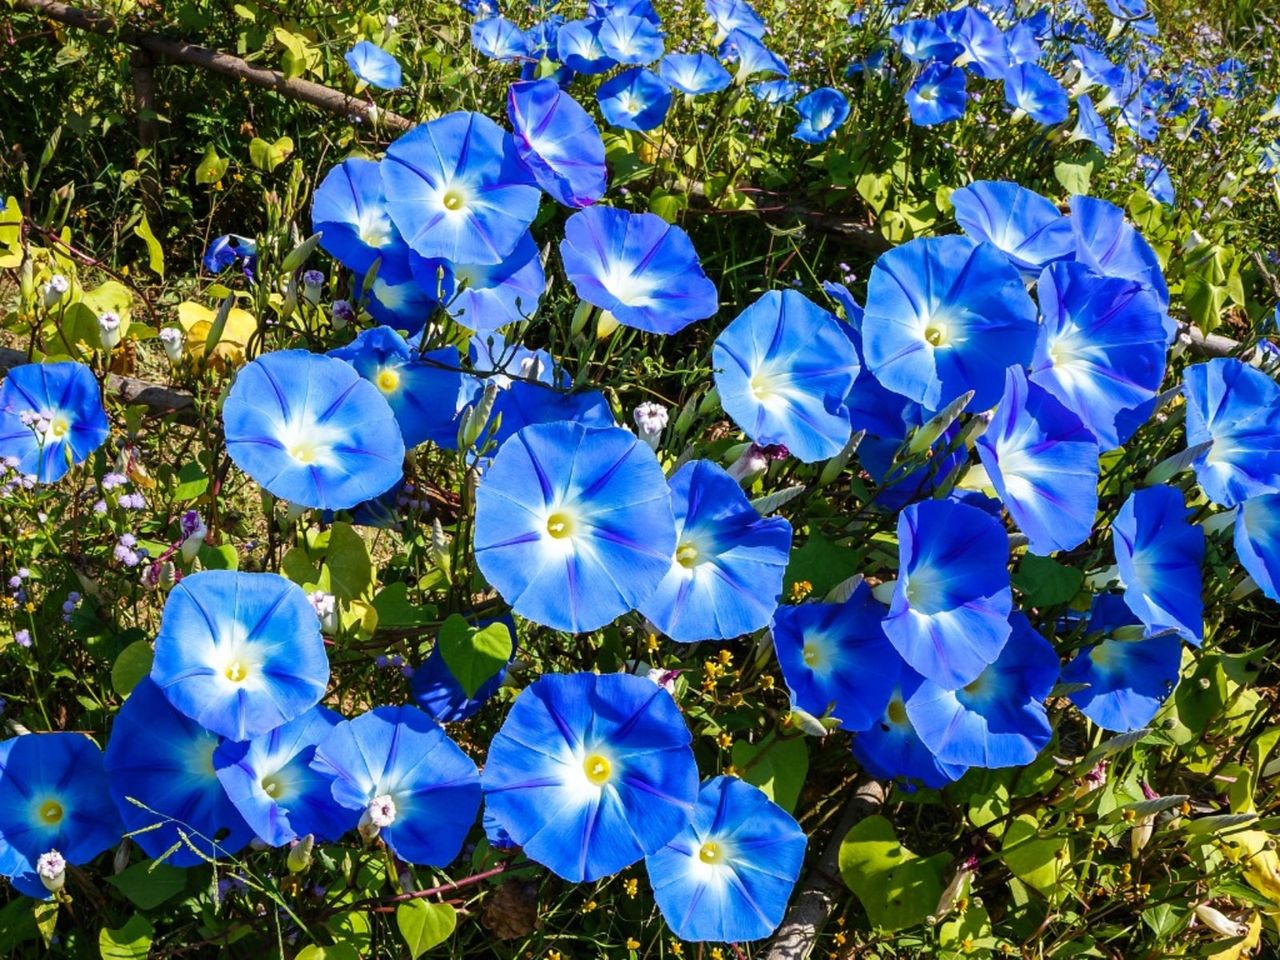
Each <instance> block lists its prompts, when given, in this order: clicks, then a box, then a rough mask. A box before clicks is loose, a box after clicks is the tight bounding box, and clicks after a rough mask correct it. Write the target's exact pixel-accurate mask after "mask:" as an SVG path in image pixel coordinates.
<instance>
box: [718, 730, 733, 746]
mask: <svg viewBox="0 0 1280 960" xmlns="http://www.w3.org/2000/svg"><path fill="white" fill-rule="evenodd" d="M716 742H717V743H718V744H720V749H721V750H728V749H729V748H730V747H732V746H733V734H731V733H722V734H720V736H718V737H716Z"/></svg>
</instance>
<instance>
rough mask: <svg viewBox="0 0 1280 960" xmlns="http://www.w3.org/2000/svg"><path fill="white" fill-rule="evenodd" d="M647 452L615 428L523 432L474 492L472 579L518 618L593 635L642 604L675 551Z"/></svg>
mask: <svg viewBox="0 0 1280 960" xmlns="http://www.w3.org/2000/svg"><path fill="white" fill-rule="evenodd" d="M675 541H676V536H675V521H674V519H673V517H672V512H671V495H670V493H669V492H668V490H667V484H666V480H665V478H664V477H663V476H662V468H661V467H659V466H658V461H657V459H656V458H655V457H654V455H653V451H651V450H650V449H649V447H648V446H647V445H646V444H645V443H644V442H642V441H641V440H639V439H637V438H636V437H635V435H634V434H632V433H631V432H630V431H628V430H624V429H622V428H620V427H609V428H606V429H591V428H588V427H584V426H582V425H581V424H574V423H547V424H540V425H537V426H529V427H525V428H524V429H523V430H521V431H520V432H519V433H517V434H516V435H515V436H514V437H512V438H511V440H510V441H509V442H507V443H504V444H503V445H502V446H501V447H500V448H499V449H498V454H497V456H496V457H494V460H493V466H492V467H491V468H490V469H489V471H488V472H487V473H486V474H485V476H484V479H483V480H482V481H481V482H480V486H479V489H478V490H477V491H476V524H475V553H476V563H477V564H478V565H479V567H480V572H481V573H483V574H484V576H485V579H487V580H488V581H489V582H490V583H491V584H492V585H493V587H494V589H496V590H497V591H498V593H500V594H501V595H502V598H503V599H504V600H506V601H507V602H508V603H509V604H511V608H512V609H513V610H514V611H515V612H516V613H518V614H520V616H522V617H524V618H526V619H528V620H532V621H534V622H535V623H540V624H542V625H543V626H547V627H552V628H553V629H556V630H567V631H570V632H573V633H580V632H582V631H585V630H595V629H596V628H598V627H602V626H604V625H605V624H607V623H609V622H610V621H612V620H613V619H614V618H615V617H617V616H619V615H620V614H623V613H626V612H627V611H628V610H631V609H633V608H634V607H635V606H636V605H637V604H639V603H640V602H642V601H643V600H644V599H645V598H646V597H648V596H649V595H650V594H651V593H652V592H653V591H654V589H656V588H657V586H658V584H659V583H660V582H661V581H662V578H663V577H664V576H666V574H667V571H668V569H669V568H670V565H671V557H672V555H673V554H674V553H675V547H676V542H675Z"/></svg>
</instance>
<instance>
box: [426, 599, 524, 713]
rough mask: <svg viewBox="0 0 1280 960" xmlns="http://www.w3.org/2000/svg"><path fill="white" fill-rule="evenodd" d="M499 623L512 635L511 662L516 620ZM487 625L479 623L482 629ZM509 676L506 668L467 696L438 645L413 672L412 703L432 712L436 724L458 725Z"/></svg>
mask: <svg viewBox="0 0 1280 960" xmlns="http://www.w3.org/2000/svg"><path fill="white" fill-rule="evenodd" d="M497 622H499V623H502V624H505V625H506V627H507V630H508V631H509V632H510V634H511V659H512V660H514V659H515V656H516V625H515V621H514V620H512V619H511V618H510V617H504V618H502V619H501V620H499V621H497ZM488 625H489V624H488V623H486V622H481V623H480V624H478V626H479V627H481V628H483V627H487V626H488ZM508 663H510V661H508ZM506 675H507V668H506V667H505V666H504V667H502V668H500V669H499V670H498V672H497V673H495V674H494V675H493V676H492V677H490V678H489V679H488V680H486V681H485V682H484V683H482V684H481V685H480V689H479V690H477V691H476V693H475V696H473V697H468V696H467V692H466V690H464V689H463V687H462V684H461V683H459V682H458V678H457V677H455V676H454V675H453V671H452V670H450V669H449V665H448V664H447V663H445V659H444V654H443V653H441V651H440V645H439V644H436V645H435V646H433V647H432V648H431V653H430V654H429V655H428V656H427V659H426V660H425V661H423V663H422V665H421V666H420V667H418V668H417V669H416V670H414V671H413V680H412V681H411V689H412V691H413V702H414V703H416V704H417V705H418V706H419V707H421V708H422V709H423V710H425V711H426V712H427V713H429V714H430V715H431V716H432V718H433V719H434V720H435V721H436V722H437V723H457V722H459V721H461V720H465V719H467V717H470V716H472V715H473V714H475V713H476V711H478V710H479V709H480V708H481V707H482V706H484V704H485V701H487V700H488V699H489V698H490V697H492V696H493V695H494V694H495V693H497V692H498V688H499V687H500V686H502V681H503V679H504V678H505V677H506Z"/></svg>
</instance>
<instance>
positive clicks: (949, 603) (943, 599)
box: [884, 500, 1013, 690]
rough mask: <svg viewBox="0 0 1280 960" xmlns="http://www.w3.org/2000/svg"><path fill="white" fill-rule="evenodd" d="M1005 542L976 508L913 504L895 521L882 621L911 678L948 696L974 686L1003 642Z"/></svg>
mask: <svg viewBox="0 0 1280 960" xmlns="http://www.w3.org/2000/svg"><path fill="white" fill-rule="evenodd" d="M1008 561H1009V538H1008V537H1007V536H1006V535H1005V532H1004V528H1003V527H1001V526H1000V524H999V523H998V522H997V521H996V520H994V519H992V517H991V516H990V515H989V514H987V513H985V512H984V511H982V510H979V509H978V508H977V507H971V506H968V505H967V504H962V503H956V502H954V501H951V500H925V501H923V502H921V503H913V504H911V505H910V506H908V507H906V508H905V509H903V511H902V513H901V514H899V515H898V581H897V583H896V584H895V585H894V590H893V601H892V603H890V605H889V614H888V616H886V617H885V620H884V632H885V635H886V636H887V637H888V638H889V642H890V643H892V644H893V645H894V647H895V648H896V649H897V651H898V653H900V654H901V655H902V659H904V660H905V661H906V662H907V663H908V664H909V665H910V666H911V667H912V668H914V669H915V670H916V672H918V673H921V674H923V675H924V676H925V677H927V678H928V679H930V680H932V681H934V682H935V683H936V684H938V686H940V687H944V688H945V689H948V690H954V689H956V688H957V687H963V686H964V685H965V684H967V683H972V682H973V681H974V680H976V679H977V677H978V675H979V674H980V673H982V671H983V670H984V669H985V668H986V666H987V664H989V663H993V662H994V661H995V659H996V657H998V656H999V655H1000V651H1001V650H1003V649H1004V646H1005V641H1007V640H1008V639H1009V631H1010V627H1009V611H1010V610H1011V609H1012V608H1013V596H1012V594H1011V592H1010V589H1009V570H1008V567H1007V564H1008Z"/></svg>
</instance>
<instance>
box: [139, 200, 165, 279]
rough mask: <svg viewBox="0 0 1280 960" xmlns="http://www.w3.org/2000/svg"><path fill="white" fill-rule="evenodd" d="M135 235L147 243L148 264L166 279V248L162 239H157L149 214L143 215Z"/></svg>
mask: <svg viewBox="0 0 1280 960" xmlns="http://www.w3.org/2000/svg"><path fill="white" fill-rule="evenodd" d="M133 235H134V236H135V237H139V238H140V239H141V240H142V242H143V243H145V244H146V245H147V266H148V267H150V268H151V272H152V273H154V274H155V275H156V276H157V277H159V278H160V279H161V280H163V279H164V249H163V248H162V247H161V246H160V241H159V240H157V239H156V235H155V234H154V233H152V231H151V224H150V223H149V222H148V221H147V215H146V214H145V213H144V214H143V215H142V220H141V222H140V223H139V224H138V225H137V226H136V227H134V228H133Z"/></svg>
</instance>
